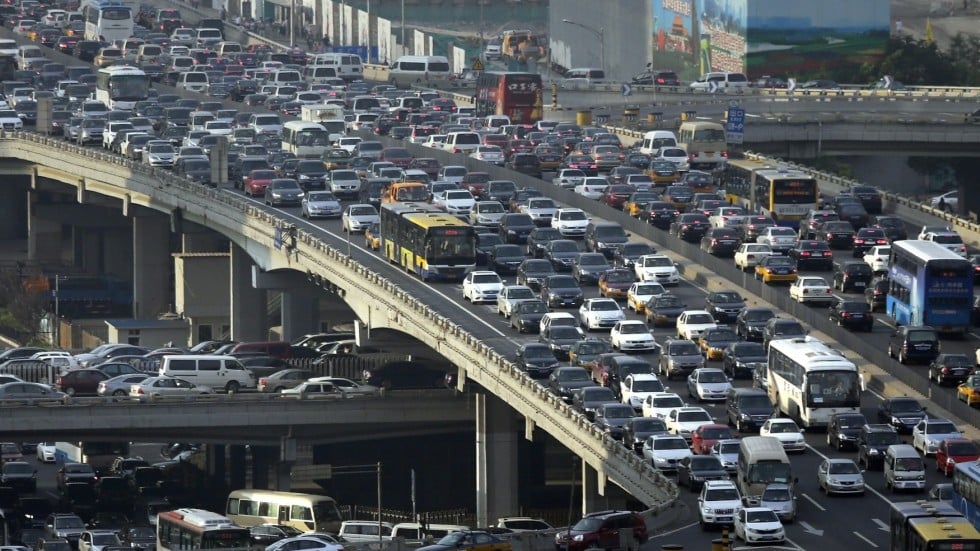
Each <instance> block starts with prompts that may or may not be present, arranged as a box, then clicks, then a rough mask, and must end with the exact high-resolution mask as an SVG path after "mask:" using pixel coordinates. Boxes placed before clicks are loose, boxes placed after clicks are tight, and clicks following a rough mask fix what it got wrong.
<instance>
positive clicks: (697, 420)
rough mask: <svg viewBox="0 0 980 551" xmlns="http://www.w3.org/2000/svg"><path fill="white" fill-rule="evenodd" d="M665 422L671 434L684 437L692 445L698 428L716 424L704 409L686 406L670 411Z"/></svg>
mask: <svg viewBox="0 0 980 551" xmlns="http://www.w3.org/2000/svg"><path fill="white" fill-rule="evenodd" d="M664 422H665V423H667V430H668V431H669V432H670V433H671V434H676V435H678V436H683V437H684V439H685V440H687V441H688V443H690V442H691V438H692V435H693V434H694V431H695V430H696V429H697V428H698V427H700V426H701V425H711V424H714V422H715V420H714V418H712V417H711V414H710V413H708V411H707V410H706V409H704V408H700V407H691V406H685V407H680V408H674V409H672V410H670V412H669V413H667V417H665V418H664Z"/></svg>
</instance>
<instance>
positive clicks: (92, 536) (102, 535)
mask: <svg viewBox="0 0 980 551" xmlns="http://www.w3.org/2000/svg"><path fill="white" fill-rule="evenodd" d="M118 545H122V542H121V541H119V535H118V534H117V533H116V531H115V530H86V531H84V532H82V535H81V536H79V537H78V551H105V550H106V548H108V547H110V546H118Z"/></svg>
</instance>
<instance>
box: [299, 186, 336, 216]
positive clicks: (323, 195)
mask: <svg viewBox="0 0 980 551" xmlns="http://www.w3.org/2000/svg"><path fill="white" fill-rule="evenodd" d="M300 205H301V207H302V209H301V213H300V214H301V215H302V216H303V218H317V217H320V216H323V217H325V218H336V217H338V216H340V200H338V199H337V197H336V196H335V195H334V194H333V193H331V192H329V191H311V192H310V193H307V194H306V196H305V197H303V200H302V202H301V203H300Z"/></svg>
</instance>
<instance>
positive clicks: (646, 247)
mask: <svg viewBox="0 0 980 551" xmlns="http://www.w3.org/2000/svg"><path fill="white" fill-rule="evenodd" d="M656 253H657V249H655V248H653V246H651V245H650V244H648V243H633V242H630V243H623V244H622V245H620V246H619V247H616V250H615V251H613V264H615V265H616V266H620V267H623V268H632V267H633V263H634V262H636V259H638V258H640V257H641V256H643V255H645V254H656Z"/></svg>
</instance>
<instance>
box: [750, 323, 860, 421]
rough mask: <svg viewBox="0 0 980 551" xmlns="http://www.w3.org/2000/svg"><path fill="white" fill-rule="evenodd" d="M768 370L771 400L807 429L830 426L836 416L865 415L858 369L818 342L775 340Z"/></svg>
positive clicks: (772, 344) (809, 338)
mask: <svg viewBox="0 0 980 551" xmlns="http://www.w3.org/2000/svg"><path fill="white" fill-rule="evenodd" d="M766 371H767V373H766V376H767V378H768V389H769V390H768V391H769V399H770V400H771V401H772V403H773V404H775V406H776V409H777V410H778V411H779V412H781V413H782V414H784V415H787V416H789V417H790V418H792V419H794V420H796V421H797V422H798V423H800V424H801V425H802V426H804V427H826V426H827V424H828V422H829V421H830V416H831V415H833V414H835V413H860V412H861V390H862V386H863V384H862V380H861V377H860V375H859V374H858V369H857V366H856V365H854V362H852V361H850V360H848V359H847V358H845V357H844V355H843V354H841V353H840V352H838V351H837V350H834V349H833V348H830V347H829V346H827V345H826V344H824V343H822V342H820V341H818V340H816V339H813V338H811V337H806V338H802V339H785V340H775V341H772V343H771V344H770V345H769V362H768V364H767V366H766Z"/></svg>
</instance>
